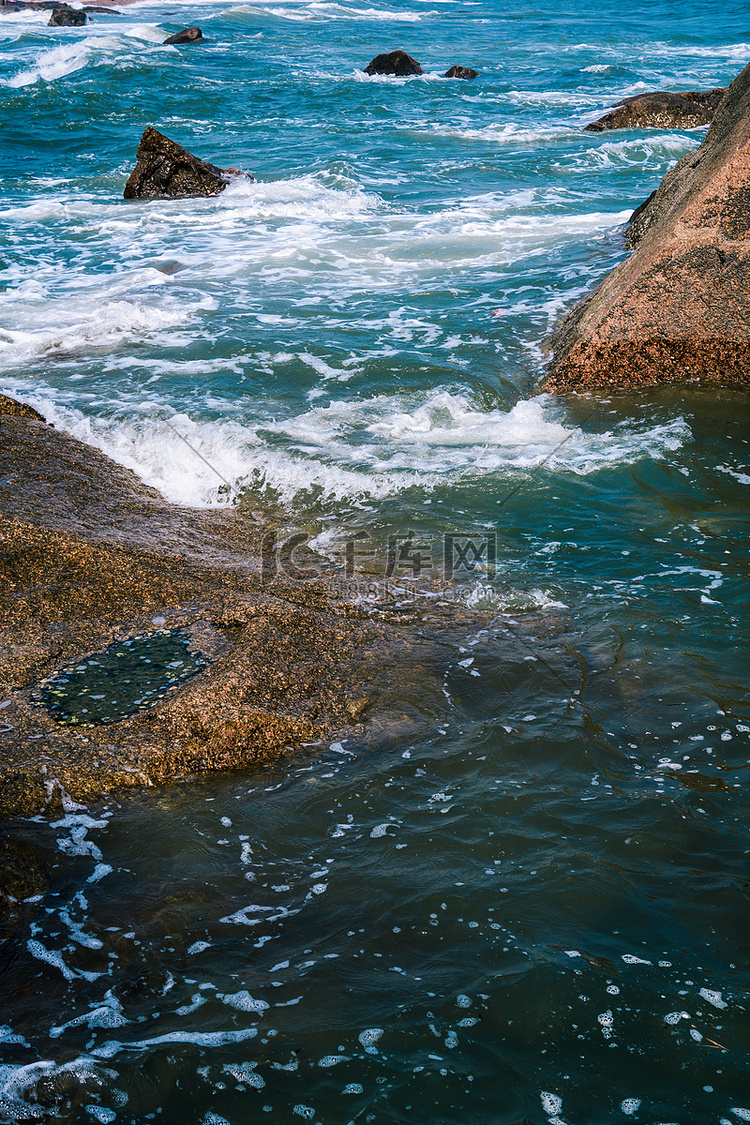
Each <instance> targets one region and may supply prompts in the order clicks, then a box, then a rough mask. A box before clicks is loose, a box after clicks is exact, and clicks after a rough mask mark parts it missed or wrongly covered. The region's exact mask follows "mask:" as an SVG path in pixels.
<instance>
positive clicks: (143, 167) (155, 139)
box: [123, 125, 252, 199]
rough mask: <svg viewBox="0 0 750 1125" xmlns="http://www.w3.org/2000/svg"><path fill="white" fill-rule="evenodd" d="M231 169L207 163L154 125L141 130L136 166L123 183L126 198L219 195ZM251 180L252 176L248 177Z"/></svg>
mask: <svg viewBox="0 0 750 1125" xmlns="http://www.w3.org/2000/svg"><path fill="white" fill-rule="evenodd" d="M234 174H239V175H241V174H242V173H236V171H235V170H234V169H232V170H226V169H223V168H217V167H216V165H215V164H209V163H208V162H207V161H205V160H201V159H200V158H199V157H197V156H193V154H192V153H191V152H188V150H187V149H185V148H183V147H182V145H179V144H177V143H176V141H172V140H170V139H169V137H165V136H164V134H163V133H160V132H159V130H158V129H154V127H153V125H149V126H147V127H146V129H145V130H144V132H143V136H142V137H141V140H140V144H139V145H138V152H137V154H136V166H135V168H134V169H133V171H132V172H131V173H130V176H129V177H128V181H127V183H126V184H125V191H124V193H123V194H124V196H125V199H162V198H164V197H165V196H171V197H172V198H178V199H179V198H189V197H191V196H210V195H219V194H220V192H222V191H224V189H225V188H226V187H227V185H228V184H229V182H230V180H231V177H232V175H234ZM247 178H248V179H252V177H251V176H248V177H247Z"/></svg>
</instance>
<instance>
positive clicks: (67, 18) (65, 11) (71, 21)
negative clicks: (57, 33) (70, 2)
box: [48, 5, 87, 27]
mask: <svg viewBox="0 0 750 1125" xmlns="http://www.w3.org/2000/svg"><path fill="white" fill-rule="evenodd" d="M86 19H87V16H86V13H85V12H84V11H83V10H82V9H81V8H69V7H68V6H67V5H63V6H62V7H61V8H55V10H54V11H53V13H52V15H51V16H50V19H49V24H48V27H82V26H83V24H85V23H86Z"/></svg>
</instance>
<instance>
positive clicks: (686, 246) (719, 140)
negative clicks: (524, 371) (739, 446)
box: [543, 64, 750, 391]
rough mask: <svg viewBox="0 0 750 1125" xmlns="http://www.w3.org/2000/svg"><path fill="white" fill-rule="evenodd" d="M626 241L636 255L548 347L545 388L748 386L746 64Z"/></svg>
mask: <svg viewBox="0 0 750 1125" xmlns="http://www.w3.org/2000/svg"><path fill="white" fill-rule="evenodd" d="M628 241H629V242H630V244H631V245H632V246H635V250H634V252H633V254H632V255H631V256H630V257H629V258H628V259H626V261H624V262H623V263H622V264H621V265H620V266H618V267H617V268H616V269H615V270H613V271H612V273H610V274H609V275H608V276H607V277H606V278H605V280H604V281H603V282H602V284H601V285H600V286H599V287H598V288H597V289H596V290H595V291H594V292H593V293H591V294H590V295H589V296H588V297H587V298H586V299H585V300H584V301H583V302H582V303H581V304H580V305H578V306H577V307H576V308H574V309H573V311H572V312H571V313H570V314H569V316H568V317H567V318H566V320H565V321H564V322H563V324H562V325H561V327H560V328H559V329H558V330H557V332H556V333H555V334H554V335H553V337H552V339H551V340H550V347H551V350H552V361H551V363H550V366H549V373H548V377H547V379H546V381H545V383H544V384H543V386H544V389H545V390H554V391H561V390H570V389H573V390H587V389H589V388H592V387H603V388H611V387H630V386H636V385H642V384H648V383H664V382H676V381H680V380H686V379H704V380H712V381H720V382H726V383H730V384H732V383H734V384H745V385H747V384H748V383H750V64H749V65H748V66H746V67H745V69H744V70H743V71H742V73H741V74H740V75H739V76H738V77H737V78H736V79H735V80H734V82H733V83H732V85H731V86H730V87H729V89H728V91H727V93H726V96H725V97H724V99H723V100H722V102H721V104H720V105H719V108H718V109H717V111H716V114H715V116H714V120H713V122H712V124H711V127H710V128H709V131H708V134H707V135H706V139H705V140H704V142H703V144H702V145H701V146H700V148H699V149H697V150H696V151H695V152H691V153H689V155H688V156H686V157H684V158H683V159H682V160H681V161H680V162H679V164H677V165H676V166H675V167H674V168H673V169H672V171H671V172H668V173H667V175H666V176H665V177H664V179H663V180H662V182H661V185H660V186H659V188H658V189H657V191H655V192H654V193H653V195H652V196H651V197H650V198H649V199H648V200H647V201H646V202H645V203H644V204H643V205H642V206H641V207H639V208H638V209H637V210H636V211H635V213H634V215H633V219H632V225H631V228H630V232H629V238H628Z"/></svg>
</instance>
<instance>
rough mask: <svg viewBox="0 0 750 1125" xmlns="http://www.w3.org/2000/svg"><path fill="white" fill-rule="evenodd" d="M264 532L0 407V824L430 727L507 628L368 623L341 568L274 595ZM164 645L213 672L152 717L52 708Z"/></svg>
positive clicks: (516, 660)
mask: <svg viewBox="0 0 750 1125" xmlns="http://www.w3.org/2000/svg"><path fill="white" fill-rule="evenodd" d="M269 534H271V535H273V534H274V524H273V520H272V519H271V518H270V517H269V518H260V517H259V516H258V515H257V514H256V515H254V514H253V513H251V512H249V511H247V510H246V509H245V508H244V506H243V505H242V504H240V505H239V506H238V507H237V508H234V509H217V510H193V509H185V508H181V507H179V506H177V505H174V504H170V503H168V502H167V501H165V500H164V499H163V498H162V497H161V496H160V495H159V493H157V492H156V491H155V490H153V489H151V488H148V487H147V486H145V485H144V484H143V483H142V482H140V481H139V480H138V479H137V477H136V476H135V475H134V474H133V473H131V472H130V471H129V470H127V469H125V468H122V467H121V466H119V465H116V464H114V463H113V462H112V461H110V460H109V459H108V458H107V457H105V456H104V455H103V454H102V453H99V452H98V451H97V450H95V449H92V448H90V447H88V446H85V445H82V444H81V443H80V442H78V441H75V440H74V439H72V438H70V437H68V436H66V435H64V434H62V433H60V432H59V431H57V430H55V429H54V428H52V427H51V426H49V425H47V424H46V423H45V422H44V420H43V419H42V418H41V417H40V416H39V415H38V414H37V413H36V411H34V410H32V409H31V408H29V407H25V406H22V405H21V404H18V403H15V402H14V401H13V400H10V399H7V398H3V397H2V396H0V747H2V755H1V756H0V821H1V820H2V819H5V818H8V817H12V816H15V815H29V814H35V813H38V812H39V811H40V810H43V809H49V810H50V811H55V810H59V808H60V807H61V806H62V807H63V808H65V807H72V805H74V804H75V803H76V802H78V803H84V802H88V801H91V800H94V799H96V798H97V797H100V796H102V795H104V794H106V793H109V792H111V791H115V790H119V789H122V788H124V787H132V786H150V785H154V784H156V783H159V782H164V781H167V780H169V779H174V778H185V777H189V776H190V775H193V774H197V773H202V772H206V771H211V770H226V769H240V768H244V767H248V766H254V765H257V764H258V763H262V762H264V761H266V760H269V759H273V758H279V757H282V756H284V755H290V754H292V753H298V752H299V750H300V747H302V746H303V745H305V744H312V745H313V746H318V747H327V746H328V745H329V744H330V741H331V740H332V739H338V740H340V739H341V738H342V737H349V738H352V739H353V740H354V741H355V742H356V743H357V744H359V745H362V746H366V745H382V744H383V743H384V741H385V742H390V741H392V740H393V739H400V738H403V737H415V736H418V735H419V734H420V733H424V732H425V731H426V730H428V729H432V728H433V727H434V722H435V716H437V715H440V716H444V715H445V714H446V701H445V697H444V692H443V688H444V677H445V674H446V669H448V668H449V667H451V666H455V662H456V660H457V659H459V656H458V650H459V646H460V645H461V644H462V643H464V642H465V641H466V637H467V636H468V635H469V634H470V633H475V632H476V631H477V630H478V629H479V628H482V627H484V626H485V625H486V624H487V623H488V622H490V621H497V620H498V618H497V615H496V614H495V613H493V612H489V611H488V612H480V611H477V610H468V609H465V608H464V607H463V606H462V605H461V604H460V603H456V602H452V601H449V600H446V601H444V602H441V601H440V598H439V597H437V598H436V597H435V590H434V589H433V590H432V591H431V596H430V597H425V598H424V599H423V600H422V602H420V601H419V599H414V600H412V601H410V603H409V608H408V610H407V611H403V610H401V609H396V608H395V607H390V608H389V607H388V606H384V605H382V604H379V605H378V606H377V608H376V609H373V608H372V607H368V606H367V605H365V604H356V599H353V594H352V583H351V580H346V581H345V580H344V579H343V578H342V576H341V572H339V571H337V570H336V569H335V568H333V567H332V568H331V570H330V574H329V573H322V575H321V572H320V571H318V574H317V575H316V577H314V578H311V579H305V578H304V577H301V578H299V580H297V579H295V580H292V579H290V578H287V577H284V576H277V575H271V577H270V579H269V578H268V577H267V576H266V578H265V580H264V572H263V569H262V543H263V540H264V537H267V536H268V535H269ZM315 558H316V560H317V562H318V563H320V560H319V559H317V556H315ZM558 628H559V626H558ZM159 636H164V637H167V638H169V637H171V636H176V637H178V638H180V643H181V644H183V645H184V650H185V653H187V654H188V655H190V654H194V655H195V656H196V658H199V660H200V667H199V669H198V670H197V671H196V673H195V674H194V675H191V676H190V677H189V678H185V679H184V680H183V681H182V682H180V683H177V682H175V684H174V685H173V686H172V687H170V688H169V690H167V691H165V692H164V694H163V695H162V696H161V697H159V698H158V699H156V700H155V701H154V703H153V705H149V707H148V709H144V710H141V711H139V712H137V713H134V714H130V716H129V717H124V718H122V719H118V720H117V721H107V722H103V723H101V724H99V725H84V723H83V722H82V721H80V719H81V716H80V715H79V721H78V722H77V724H76V723H73V724H71V723H69V722H61V721H58V718H59V710H58V717H57V718H56V717H55V715H56V712H55V708H54V706H47V705H45V703H44V698H45V691H46V693H47V697H48V702H49V699H52V700H54V699H55V698H56V694H55V690H52V689H51V686H50V685H54V683H55V682H56V681H55V677H56V676H60V675H61V674H62V675H65V674H73V673H75V672H76V669H78V670H80V669H81V668H85V667H86V666H87V662H88V661H89V660H90V659H91V658H92V655H94V654H97V659H103V658H102V656H101V654H102V653H104V654H106V653H107V652H111V651H112V650H113V649H117V648H118V643H119V644H120V645H121V646H122V647H123V648H127V646H128V644H140V643H141V642H142V640H143V638H146V639H147V640H149V641H150V640H153V639H154V637H155V638H156V640H155V641H154V643H157V642H158V639H159ZM499 643H500V642H498V644H499ZM527 655H528V649H527V648H526V649H525V648H523V647H520V648H519V645H518V644H516V643H515V642H514V640H513V636H509V637H508V638H507V639H506V640H505V641H503V642H502V659H504V660H507V661H508V663H509V665H511V664H512V665H517V667H518V668H521V669H527V668H528V665H527V664H525V663H524V659H525V657H526V656H527ZM500 660H501V656H500V653H498V659H497V665H498V666H499V664H500ZM493 661H494V656H493ZM71 670H72V671H71ZM50 677H52V680H50ZM45 684H46V685H47V686H46V688H45ZM58 694H59V692H58ZM91 698H92V699H93V698H96V697H95V696H91ZM99 698H101V697H99ZM78 703H80V700H78ZM311 752H315V751H314V750H308V751H307V753H311ZM0 866H1V865H0Z"/></svg>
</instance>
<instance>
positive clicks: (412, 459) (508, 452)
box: [8, 385, 690, 859]
mask: <svg viewBox="0 0 750 1125" xmlns="http://www.w3.org/2000/svg"><path fill="white" fill-rule="evenodd" d="M8 389H9V390H10V391H11V393H12V392H13V390H16V386H15V385H14V386H13V387H11V388H8ZM16 393H18V391H16ZM22 397H24V398H25V399H26V400H27V401H29V402H30V403H31V404H32V405H33V406H35V407H36V408H37V409H39V410H40V411H41V412H42V413H43V414H44V415H45V417H46V418H47V419H48V420H49V421H52V422H53V423H54V424H55V425H56V426H57V427H58V428H60V429H63V430H65V431H67V432H68V433H70V434H72V435H73V436H74V437H76V438H78V439H79V440H81V441H84V442H86V443H88V444H90V445H94V446H96V447H97V448H99V449H101V450H102V451H103V452H105V453H106V454H108V456H111V457H112V458H113V459H114V460H115V461H118V462H119V463H120V464H123V465H126V466H127V467H128V468H131V469H133V470H134V471H135V472H136V473H138V474H139V475H140V476H141V478H142V479H143V480H145V481H146V483H148V484H150V485H152V486H154V487H156V488H158V489H159V490H160V491H161V492H162V493H163V495H165V496H166V497H167V498H168V499H170V500H173V501H175V502H178V503H183V504H188V505H192V506H196V507H204V506H210V505H214V504H220V503H227V502H231V501H232V499H233V497H234V496H235V495H236V494H237V492H238V491H240V490H241V489H242V488H243V487H245V486H247V485H250V486H252V488H253V489H254V490H258V489H264V488H268V489H271V490H272V491H273V492H274V493H275V494H276V495H277V496H278V498H279V499H280V500H282V501H283V502H286V503H291V502H293V501H295V500H304V499H305V497H306V496H308V497H309V496H310V495H312V494H315V495H319V496H321V497H324V498H328V499H330V500H344V499H353V498H356V497H363V498H365V497H366V498H369V499H383V498H385V497H386V496H392V495H396V494H398V493H399V492H401V491H403V490H404V489H407V488H412V487H421V488H425V489H427V490H430V489H432V488H434V487H435V486H436V485H438V484H439V483H441V482H445V481H450V480H453V481H459V480H464V479H471V478H472V477H475V476H476V477H478V476H483V477H488V480H487V487H488V488H493V489H494V488H497V489H499V490H500V491H499V492H498V495H500V494H501V492H502V491H503V489H504V488H507V481H506V483H505V484H504V483H503V482H504V481H505V474H507V473H509V472H510V473H515V472H517V471H519V470H521V471H530V470H534V469H536V468H537V467H539V466H540V465H541V464H542V463H544V469H545V472H552V473H559V472H572V473H574V474H576V475H579V476H586V475H588V474H590V473H593V472H597V471H600V470H602V469H605V468H608V467H609V466H611V465H616V464H629V463H634V462H637V461H639V460H641V459H642V458H643V457H656V458H658V457H663V456H665V455H666V454H667V453H668V452H670V451H675V450H677V449H679V448H680V446H681V445H682V444H683V442H684V441H685V440H687V439H688V438H689V435H690V430H689V427H688V426H687V424H686V423H685V422H684V421H683V420H682V419H681V418H678V419H676V420H674V421H672V422H670V423H666V424H663V425H655V426H650V427H647V428H645V429H643V428H640V429H639V428H635V427H629V426H625V427H621V428H619V429H617V430H615V431H611V432H610V431H608V432H606V433H603V434H602V433H587V432H586V431H585V430H583V429H581V428H579V427H576V426H571V425H570V424H567V423H566V422H565V421H564V416H563V414H562V412H561V408H560V407H559V405H558V404H557V403H556V402H555V400H554V399H552V398H549V397H547V396H539V397H537V398H535V399H531V400H522V401H521V402H519V403H517V404H516V405H515V406H514V407H513V408H512V409H510V410H506V409H501V408H496V409H482V408H480V407H479V406H478V405H477V404H476V403H475V402H474V401H473V400H472V399H471V398H470V396H468V395H467V394H460V393H456V392H454V391H450V390H448V389H447V388H444V387H442V388H441V387H439V388H436V389H435V390H434V391H432V392H428V393H425V394H423V395H422V396H420V398H418V399H417V401H416V402H415V400H414V398H413V397H412V398H410V399H409V400H407V399H405V398H403V397H401V396H391V395H380V396H375V397H372V398H365V399H356V400H353V401H351V400H337V399H334V400H332V401H330V402H329V403H328V405H326V406H320V407H312V408H311V409H310V410H307V411H305V412H303V413H301V414H295V415H291V416H289V417H287V418H286V419H280V420H273V419H271V418H263V417H262V418H260V419H258V420H256V421H254V422H252V423H251V422H249V421H246V422H243V421H241V420H240V419H238V418H237V417H236V415H235V417H227V418H225V419H221V420H216V421H205V422H198V421H195V420H194V419H192V418H191V417H190V416H189V415H188V414H186V413H182V414H178V415H175V414H173V413H171V412H167V411H166V410H165V409H164V408H159V407H158V405H155V404H153V403H151V404H149V403H146V404H145V405H144V408H143V409H142V410H140V411H138V412H135V413H133V412H132V411H131V412H130V413H129V414H128V415H125V416H122V415H120V416H118V417H117V418H115V419H106V418H97V417H90V416H85V415H83V414H82V413H81V412H80V411H79V410H76V409H73V408H70V407H66V406H64V405H62V404H61V403H59V402H55V401H54V400H51V398H50V397H48V396H47V395H41V394H36V395H35V394H28V393H27V394H25V395H22ZM510 480H511V482H512V480H513V478H510ZM79 834H80V830H79ZM66 846H67V847H70V846H72V841H71V842H70V843H66ZM80 846H86V847H87V848H92V847H94V845H93V844H91V842H90V841H84V839H83V837H81V840H80ZM92 854H93V853H92ZM97 858H99V859H101V856H100V855H99V856H97Z"/></svg>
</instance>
